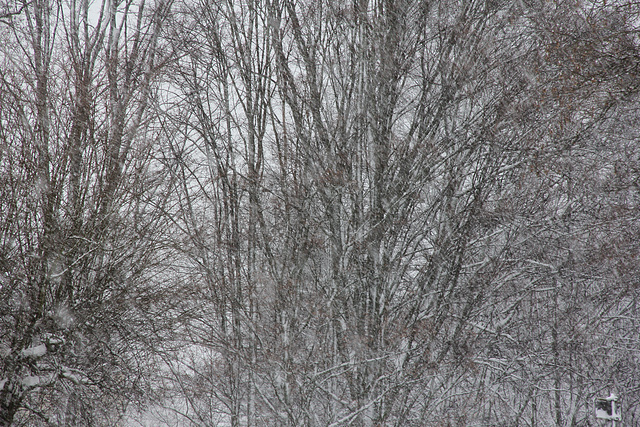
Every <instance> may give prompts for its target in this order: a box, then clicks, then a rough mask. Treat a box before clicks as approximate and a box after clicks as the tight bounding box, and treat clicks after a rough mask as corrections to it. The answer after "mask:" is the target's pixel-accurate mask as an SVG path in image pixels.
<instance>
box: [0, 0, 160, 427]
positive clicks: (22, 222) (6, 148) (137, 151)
mask: <svg viewBox="0 0 640 427" xmlns="http://www.w3.org/2000/svg"><path fill="white" fill-rule="evenodd" d="M19 9H20V10H19V13H15V14H12V15H11V16H5V17H3V19H2V22H1V23H0V26H1V28H0V31H1V32H2V33H1V34H2V36H1V37H2V47H1V48H0V49H2V53H1V55H0V60H1V61H2V68H1V71H0V88H1V89H0V91H1V92H2V97H1V99H0V104H1V106H0V111H1V112H0V140H1V141H2V142H1V145H2V152H1V154H0V167H1V171H2V172H1V178H0V179H1V180H2V181H1V184H0V217H1V219H0V223H1V224H2V226H1V230H0V253H1V254H2V256H1V258H0V269H1V272H0V280H1V281H0V299H1V302H0V312H1V313H2V314H1V315H0V346H1V347H0V348H1V351H2V361H1V362H0V424H1V425H25V424H28V425H34V424H47V425H48V424H51V425H59V424H64V425H102V424H113V423H115V422H116V421H117V419H118V417H119V416H120V415H121V414H122V413H123V411H124V410H125V409H126V407H127V405H128V404H129V403H130V402H131V401H133V400H134V399H136V398H138V397H139V396H141V395H142V392H143V391H144V384H145V381H144V378H143V374H144V372H145V371H144V368H145V367H147V366H148V360H146V357H145V354H147V353H146V349H147V348H149V344H150V342H149V337H150V331H151V330H152V329H153V326H152V325H150V324H149V323H147V322H146V321H145V317H146V316H148V315H150V314H151V313H153V310H154V304H156V303H158V304H159V302H158V299H157V298H156V299H155V301H154V300H153V296H152V295H151V294H150V293H149V286H148V285H149V283H150V279H151V274H150V271H153V268H154V266H156V265H158V263H159V261H160V258H161V256H162V254H163V252H162V251H159V250H158V245H159V241H158V240H157V239H156V237H157V231H158V230H159V229H161V223H162V220H163V218H164V217H163V216H161V215H158V213H159V212H160V211H161V210H162V208H163V203H164V201H165V200H166V194H163V184H164V181H163V179H162V177H161V176H160V175H159V173H158V171H159V169H158V168H155V169H154V167H153V146H152V143H153V138H154V135H155V133H156V132H155V129H154V126H153V122H152V121H151V120H150V116H149V114H148V113H147V110H148V106H149V104H150V103H151V102H153V97H154V93H153V90H154V89H153V87H154V86H153V82H154V81H155V80H156V78H157V75H158V71H159V70H160V69H161V67H162V65H163V61H164V60H165V54H163V53H162V52H161V51H159V42H158V40H159V38H158V37H159V35H160V29H161V24H162V21H163V19H164V16H166V14H167V12H168V10H169V3H166V2H161V3H158V4H153V5H152V4H147V3H145V2H133V1H129V2H124V3H116V2H106V1H105V2H102V3H101V4H96V5H91V4H90V3H89V2H79V3H78V2H71V3H65V2H57V1H52V2H50V1H47V0H44V1H40V0H38V1H34V2H26V1H25V2H23V3H21V5H20V8H19ZM156 272H157V270H156ZM114 417H115V418H114Z"/></svg>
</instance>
